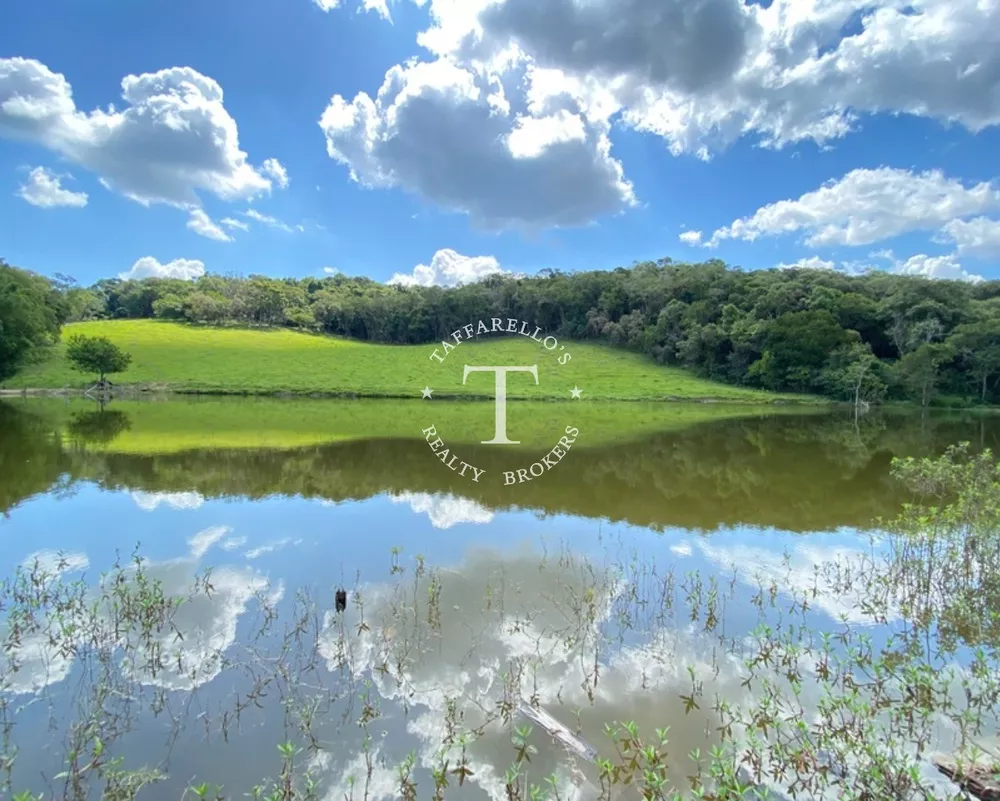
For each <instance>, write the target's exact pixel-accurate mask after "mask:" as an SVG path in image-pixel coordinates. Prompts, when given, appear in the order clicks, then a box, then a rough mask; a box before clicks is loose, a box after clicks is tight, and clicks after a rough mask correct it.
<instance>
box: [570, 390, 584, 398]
mask: <svg viewBox="0 0 1000 801" xmlns="http://www.w3.org/2000/svg"><path fill="white" fill-rule="evenodd" d="M581 392H583V390H582V389H580V388H579V387H573V389H571V390H570V391H569V394H570V395H572V396H573V397H574V398H575V399H576V400H580V393H581Z"/></svg>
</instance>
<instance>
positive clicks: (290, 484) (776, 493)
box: [0, 403, 1000, 531]
mask: <svg viewBox="0 0 1000 801" xmlns="http://www.w3.org/2000/svg"><path fill="white" fill-rule="evenodd" d="M100 414H104V415H110V416H109V417H108V419H107V420H106V421H104V420H102V419H99V415H100ZM105 423H106V424H105ZM127 426H128V420H127V419H122V413H121V412H117V413H111V410H106V411H105V412H103V413H95V416H93V417H88V418H87V419H86V420H82V421H77V422H76V424H75V425H70V426H69V427H67V429H66V430H65V431H61V430H59V429H58V427H57V426H56V425H55V424H54V423H51V422H49V421H47V420H46V419H45V418H43V417H39V416H36V415H34V414H31V413H30V412H29V411H23V410H21V409H18V408H15V407H13V406H10V405H7V404H3V403H0V508H2V509H3V510H8V509H10V508H11V507H12V506H14V505H15V504H17V503H19V502H20V501H22V500H24V499H25V498H27V497H30V496H31V495H34V494H37V493H41V492H46V491H48V490H50V489H51V488H52V487H53V486H54V485H56V484H57V483H58V482H59V481H60V479H61V478H64V477H65V478H64V480H66V479H68V480H69V481H79V480H88V481H94V482H97V483H98V484H100V485H101V486H103V487H106V488H114V489H123V490H144V491H150V492H185V491H196V492H199V493H201V494H202V495H204V496H206V497H210V498H211V497H220V496H235V497H246V498H260V497H265V496H268V495H301V496H304V497H307V498H323V499H327V500H332V501H344V500H362V499H365V498H370V497H372V496H375V495H378V494H380V493H385V492H392V493H399V492H426V493H436V492H452V493H455V494H458V495H462V496H465V497H468V498H470V499H472V500H475V501H477V502H479V503H481V504H483V505H485V506H488V507H491V508H496V509H506V508H525V509H532V510H536V511H538V512H539V513H542V514H575V515H582V516H586V517H593V518H606V519H609V520H613V521H622V522H628V523H631V524H635V525H642V526H653V527H661V526H682V527H686V528H697V529H704V530H713V529H715V528H717V527H719V526H728V525H734V524H739V523H744V524H750V525H757V526H774V527H777V528H782V529H787V530H792V531H813V530H828V529H831V528H835V527H837V526H867V525H868V524H869V523H871V521H872V520H873V518H875V517H877V516H890V515H892V514H894V513H895V512H896V511H897V510H898V508H899V504H900V503H901V501H902V499H903V493H902V490H901V488H899V487H896V486H895V485H894V483H893V482H892V480H891V479H890V478H889V474H888V468H889V462H890V460H891V458H892V457H893V456H920V455H931V454H936V453H940V452H942V451H943V450H944V449H945V448H946V447H947V446H948V445H950V444H953V443H955V442H958V441H960V440H966V441H970V442H971V443H972V444H973V446H974V447H984V446H985V447H991V448H993V450H994V451H1000V419H998V418H995V417H983V416H973V415H960V414H948V415H944V414H941V415H930V416H921V415H919V414H917V415H910V414H902V413H893V414H889V413H886V414H882V415H877V416H876V415H873V416H870V417H869V418H868V419H865V420H862V421H861V424H860V425H859V426H855V424H854V421H853V419H851V418H850V417H849V416H844V415H840V414H831V415H829V416H822V417H820V416H810V417H802V418H800V417H778V416H776V417H754V418H752V419H736V420H732V419H729V420H724V421H720V422H718V423H703V424H699V425H696V426H692V427H691V428H688V429H685V430H683V431H680V432H671V433H663V434H658V435H655V436H650V437H647V438H646V439H644V440H642V441H640V442H631V443H629V444H628V445H620V446H618V445H615V446H606V447H600V448H591V449H582V448H581V449H577V448H574V449H573V451H572V452H571V453H570V454H569V455H568V456H567V458H565V459H563V460H562V461H561V462H560V464H559V465H558V466H557V467H556V468H555V469H553V470H550V471H549V472H547V473H546V474H545V475H544V476H543V477H542V478H540V479H538V480H535V481H532V482H530V483H527V484H520V485H515V486H512V487H504V486H502V483H501V482H500V480H499V478H498V477H499V474H500V471H501V470H502V469H509V467H510V463H509V461H510V460H509V456H508V455H507V454H501V453H498V451H499V449H496V448H489V447H482V446H480V447H477V448H469V449H467V450H466V451H464V452H463V453H462V458H463V459H465V460H466V461H469V462H471V463H473V464H476V465H478V466H480V467H485V468H486V469H487V471H488V474H487V475H488V476H493V477H494V479H493V481H491V482H488V481H487V480H486V477H484V479H483V481H481V482H480V483H479V484H475V483H473V482H471V481H469V480H468V479H463V478H460V477H458V476H456V475H455V474H454V473H452V472H451V471H450V470H448V469H446V468H445V467H444V466H442V465H440V464H438V463H437V462H436V461H435V460H434V459H433V456H432V454H431V453H430V452H429V450H428V448H427V445H426V443H424V442H423V441H393V440H389V441H385V440H383V441H361V442H349V443H341V444H336V443H335V444H329V445H322V446H316V447H308V448H301V449H296V450H287V451H284V450H196V451H186V452H182V453H177V454H164V455H155V456H152V455H151V456H143V455H123V454H107V453H100V452H97V451H95V450H92V449H88V448H87V443H88V442H89V441H90V440H89V437H90V436H91V434H93V436H94V437H95V438H96V439H95V442H98V441H99V442H104V441H106V439H107V438H108V437H109V436H110V437H113V436H114V435H115V432H117V431H121V430H124V429H125V428H126V427H127Z"/></svg>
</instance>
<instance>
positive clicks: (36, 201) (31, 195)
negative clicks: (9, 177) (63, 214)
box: [17, 167, 87, 209]
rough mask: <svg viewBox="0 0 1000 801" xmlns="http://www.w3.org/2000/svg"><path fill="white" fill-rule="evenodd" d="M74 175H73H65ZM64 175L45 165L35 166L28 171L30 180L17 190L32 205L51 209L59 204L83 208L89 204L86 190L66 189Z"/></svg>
mask: <svg viewBox="0 0 1000 801" xmlns="http://www.w3.org/2000/svg"><path fill="white" fill-rule="evenodd" d="M65 177H72V176H65ZM62 178H63V176H60V175H56V174H55V173H54V172H52V171H51V170H48V169H46V168H45V167H35V168H34V169H32V171H31V172H29V173H28V180H27V181H25V182H24V183H23V184H21V186H20V187H19V188H18V190H17V194H18V196H19V197H21V198H22V199H23V200H26V201H27V202H28V203H30V204H31V205H32V206H38V207H39V208H43V209H51V208H55V207H57V206H71V207H74V208H83V207H84V206H86V205H87V193H86V192H72V191H70V190H69V189H64V188H63V185H62Z"/></svg>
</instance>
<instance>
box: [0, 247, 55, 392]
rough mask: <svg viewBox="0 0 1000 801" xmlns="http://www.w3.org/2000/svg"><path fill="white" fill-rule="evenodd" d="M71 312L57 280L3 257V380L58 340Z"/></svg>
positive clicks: (0, 310) (0, 353)
mask: <svg viewBox="0 0 1000 801" xmlns="http://www.w3.org/2000/svg"><path fill="white" fill-rule="evenodd" d="M69 314H70V310H69V304H68V303H67V300H66V297H65V295H64V294H63V293H61V292H60V291H59V288H58V286H57V285H56V284H55V283H53V282H52V281H49V280H48V279H46V278H43V277H42V276H40V275H35V274H34V273H30V272H28V271H27V270H19V269H17V268H15V267H11V266H10V265H9V264H7V262H5V261H4V260H3V259H0V381H3V380H4V379H5V378H10V377H11V376H12V375H14V373H16V372H17V370H18V369H19V368H20V367H21V366H22V365H23V364H24V363H25V361H26V360H28V359H30V358H31V357H32V355H33V354H34V353H37V352H38V349H39V348H41V347H43V346H45V345H48V344H51V343H53V342H55V341H56V340H58V338H59V331H60V329H61V327H62V324H63V322H65V321H66V319H67V317H68V316H69Z"/></svg>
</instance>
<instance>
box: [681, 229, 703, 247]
mask: <svg viewBox="0 0 1000 801" xmlns="http://www.w3.org/2000/svg"><path fill="white" fill-rule="evenodd" d="M679 238H680V240H681V242H683V243H684V244H685V245H700V244H701V231H684V232H682V233H681V235H680V237H679Z"/></svg>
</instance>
